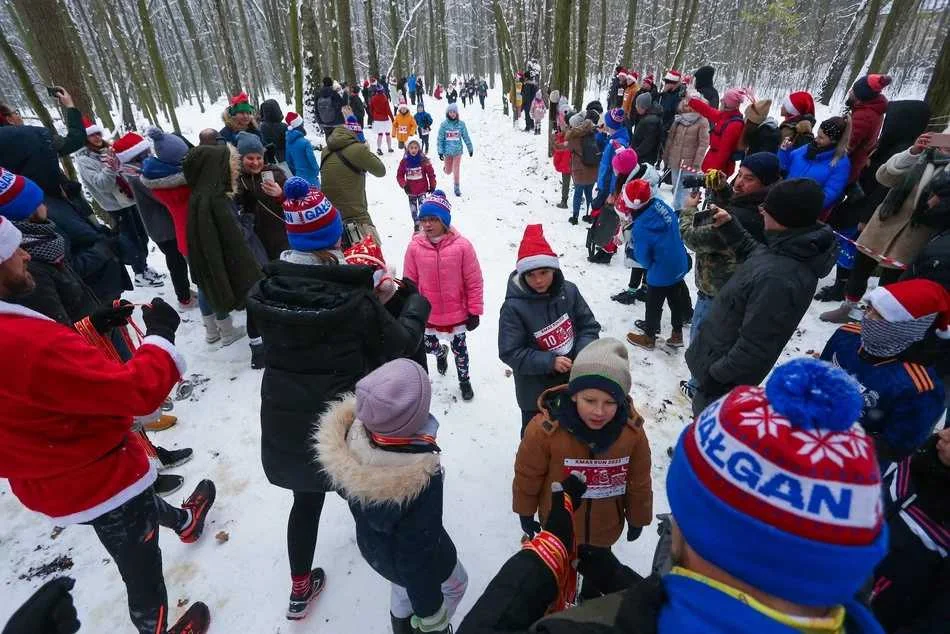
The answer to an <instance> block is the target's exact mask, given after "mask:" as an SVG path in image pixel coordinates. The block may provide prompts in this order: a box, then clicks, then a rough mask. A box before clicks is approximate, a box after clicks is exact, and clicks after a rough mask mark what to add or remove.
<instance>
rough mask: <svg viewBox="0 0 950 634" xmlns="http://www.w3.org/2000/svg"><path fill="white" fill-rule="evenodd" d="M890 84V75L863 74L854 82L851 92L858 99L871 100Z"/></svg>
mask: <svg viewBox="0 0 950 634" xmlns="http://www.w3.org/2000/svg"><path fill="white" fill-rule="evenodd" d="M890 85H891V76H890V75H865V76H864V77H859V78H858V80H857V81H856V82H854V86H852V87H851V92H853V93H854V96H855V97H857V98H858V101H871V100H872V99H874V98H875V97H877V96H878V95H879V94H881V91H882V90H884V89H885V88H887V87H888V86H890Z"/></svg>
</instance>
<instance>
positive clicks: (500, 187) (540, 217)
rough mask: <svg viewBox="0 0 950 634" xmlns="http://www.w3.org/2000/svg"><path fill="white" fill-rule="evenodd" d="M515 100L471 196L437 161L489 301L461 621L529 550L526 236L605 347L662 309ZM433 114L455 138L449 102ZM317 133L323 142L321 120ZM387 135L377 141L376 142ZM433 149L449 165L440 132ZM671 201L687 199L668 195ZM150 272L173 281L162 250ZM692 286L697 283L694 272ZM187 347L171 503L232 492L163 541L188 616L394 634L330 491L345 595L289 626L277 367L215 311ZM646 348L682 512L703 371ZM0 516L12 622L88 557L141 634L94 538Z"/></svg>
mask: <svg viewBox="0 0 950 634" xmlns="http://www.w3.org/2000/svg"><path fill="white" fill-rule="evenodd" d="M500 101H501V99H500V95H499V93H498V92H496V91H493V92H492V93H491V94H490V96H489V99H488V102H489V106H488V107H487V109H486V110H485V111H484V112H483V111H481V110H480V109H478V106H477V105H476V106H475V107H472V106H469V107H468V108H463V109H462V110H461V113H462V119H463V120H464V121H466V122H467V124H468V127H469V131H470V133H471V136H472V139H473V141H474V143H475V157H474V159H470V158H468V157H467V156H466V157H465V158H464V160H463V161H462V192H463V196H462V197H461V198H455V197H454V196H452V195H451V183H450V182H449V181H447V180H446V179H445V176H444V174H443V173H442V172H441V170H440V167H441V166H440V165H438V164H437V165H436V171H437V175H438V178H439V181H440V186H444V187H445V188H446V190H447V191H449V193H450V196H449V197H450V199H451V201H452V204H453V213H452V219H453V225H455V226H456V227H457V228H458V229H459V230H460V231H461V232H462V233H463V234H464V235H466V236H467V237H468V238H469V239H470V240H471V241H472V243H473V244H474V245H475V248H476V251H477V252H478V256H479V259H480V261H481V265H482V270H483V272H484V276H485V294H486V297H485V306H486V315H485V317H484V318H483V320H482V326H481V327H480V328H479V329H478V330H477V331H476V332H474V333H472V334H471V335H470V336H469V346H470V354H471V374H472V382H473V386H474V389H475V400H474V401H473V402H471V403H464V402H462V401H461V399H460V398H459V395H458V384H457V381H456V378H455V374H454V373H455V370H454V366H452V364H450V368H449V373H448V375H447V376H445V377H440V376H438V375H436V376H434V378H433V399H432V411H433V414H434V415H435V416H436V417H437V418H438V419H439V420H440V421H441V429H440V435H439V444H440V446H441V447H442V449H443V451H444V454H443V464H444V466H445V469H446V472H447V479H446V487H445V525H446V528H447V530H448V532H449V534H450V535H451V536H452V538H453V540H454V541H455V544H456V546H457V547H458V552H459V557H460V558H461V560H462V561H463V563H464V564H465V566H466V568H467V569H468V573H469V577H470V584H469V590H468V594H467V596H466V597H465V600H464V601H463V602H462V605H461V607H460V609H459V616H457V617H456V619H455V621H456V623H457V622H458V621H459V620H460V615H463V614H465V612H466V611H467V610H468V609H469V608H470V607H471V605H472V604H473V602H474V601H475V600H476V599H477V598H478V596H479V595H480V594H481V592H482V590H483V589H484V588H485V585H486V584H487V583H488V581H489V580H490V579H491V577H492V576H493V575H494V573H495V572H496V571H497V570H498V568H499V567H500V566H501V564H502V563H503V562H504V561H505V559H507V558H508V557H509V556H510V555H511V554H512V553H513V552H515V550H516V549H517V548H518V538H519V536H520V528H519V524H518V519H517V517H516V516H515V515H514V513H512V512H511V478H512V474H513V469H512V465H513V460H514V455H515V451H516V450H517V446H518V430H519V422H520V415H519V411H518V408H517V405H516V403H515V397H514V385H513V381H512V379H511V378H508V377H506V376H505V369H506V368H505V366H504V365H503V364H502V363H501V362H500V361H499V360H498V356H497V343H496V342H497V323H498V322H497V316H498V310H499V308H500V306H501V303H502V301H503V299H504V293H505V285H506V282H507V278H508V273H509V272H510V271H511V270H512V269H513V268H514V264H515V256H516V253H517V248H518V243H519V242H520V239H521V234H522V231H523V229H524V226H525V224H527V223H543V224H544V230H545V235H546V236H547V239H548V241H549V242H550V243H551V245H552V247H553V248H554V250H555V251H556V252H557V253H558V254H559V255H560V257H561V266H562V269H563V270H564V273H565V276H566V277H567V278H568V279H570V280H572V281H574V282H575V283H577V285H578V286H579V287H580V289H581V291H582V292H583V294H584V296H585V298H586V299H587V301H588V303H589V304H590V306H591V308H592V309H593V311H594V313H595V315H596V316H597V318H598V320H599V321H600V323H601V324H602V326H603V332H602V336H612V337H617V338H619V339H621V340H622V339H623V338H624V336H625V335H626V333H627V331H628V330H630V329H631V328H632V327H633V320H634V319H640V318H642V317H643V310H644V309H643V305H642V304H637V305H635V306H631V307H625V306H621V305H619V304H616V303H614V302H612V301H610V295H611V294H613V293H615V292H617V291H619V290H621V289H622V288H624V287H625V285H626V282H627V277H628V271H627V269H625V268H624V267H623V262H622V258H614V263H613V264H611V265H610V266H603V265H591V264H589V263H588V262H587V261H586V257H585V256H586V253H585V250H584V246H583V245H584V238H585V230H586V229H585V226H584V225H583V223H582V224H581V225H579V226H572V225H570V224H568V223H567V218H568V215H569V214H568V211H567V210H561V209H557V208H555V207H554V205H555V204H556V203H557V202H558V200H559V191H560V176H559V175H558V174H556V173H555V172H554V169H553V167H552V165H551V162H550V161H549V160H548V158H547V155H546V144H545V137H544V136H543V135H542V136H534V135H529V134H525V133H524V132H521V131H520V130H514V129H512V126H511V120H510V118H509V119H506V118H504V117H503V116H502V114H501V105H500ZM427 104H428V105H429V107H430V111H431V112H432V114H433V117H434V118H435V119H436V128H437V126H438V124H439V122H440V121H441V120H442V119H443V117H444V110H445V101H439V102H437V101H434V100H430V101H428V102H427ZM460 105H461V104H460ZM219 106H221V104H219ZM219 112H220V107H219V108H218V109H216V110H214V111H209V112H206V113H204V114H199V113H198V112H197V111H196V110H193V109H188V108H182V109H181V110H180V113H179V119H180V120H182V121H183V122H185V125H184V130H183V131H184V133H185V134H186V135H188V136H189V137H190V138H196V137H197V133H198V131H199V130H200V129H202V128H204V127H208V126H212V127H216V128H217V127H220V119H219V117H218V113H219ZM308 128H310V129H311V130H312V129H313V125H312V124H311V125H309V126H308ZM372 141H373V143H374V144H375V138H374V139H372ZM432 150H433V152H432V155H433V156H435V134H434V133H433V136H432ZM400 156H401V153H400V152H399V151H398V150H397V152H396V153H394V154H387V155H386V156H384V157H383V160H384V162H385V163H386V168H387V172H388V173H387V175H386V176H385V177H384V178H381V179H375V178H372V177H369V178H368V192H369V202H370V210H371V212H372V214H373V218H374V220H375V221H376V225H377V227H379V229H380V233H381V235H382V239H383V241H384V244H383V246H384V251H385V253H386V256H387V258H388V259H389V261H390V262H391V263H393V264H396V266H397V268H399V269H401V264H402V257H403V253H404V251H405V247H406V244H407V243H408V241H409V238H410V230H411V224H410V223H411V220H410V216H409V209H408V204H407V202H406V198H405V195H404V193H403V192H402V191H401V190H400V189H399V187H398V185H397V184H396V178H395V172H396V167H397V165H398V162H399V159H400ZM435 162H436V163H438V159H437V158H436V159H435ZM663 195H664V196H665V197H667V198H669V197H670V192H669V191H668V189H667V188H664V190H663ZM150 263H151V265H152V266H153V267H155V268H156V269H164V260H163V258H162V257H161V254H160V253H159V252H158V251H156V250H154V246H153V251H152V253H151V255H150ZM689 284H690V287H691V288H694V285H693V280H692V277H691V276H690V279H689ZM159 291H160V292H159V294H160V295H161V296H162V297H164V298H165V299H166V300H167V301H169V302H173V301H174V295H173V292H172V288H171V284H170V282H166V285H165V287H164V288H162V289H159ZM153 294H154V293H151V292H147V291H137V292H135V293H133V294H132V297H131V299H133V301H142V300H146V299H148V298H150V297H152V296H153ZM827 308H828V305H827V304H825V305H819V304H817V303H816V304H814V305H813V306H812V307H811V309H810V310H809V312H808V314H807V315H806V317H805V319H804V320H803V321H802V323H801V325H800V328H799V330H798V332H797V333H796V335H795V336H794V337H793V338H792V341H791V342H790V343H789V345H788V347H787V349H786V351H785V353H784V355H783V358H787V357H790V356H798V355H801V354H803V353H804V352H806V351H808V350H820V349H821V348H822V346H823V344H824V342H825V340H826V339H827V338H828V336H830V334H831V332H832V331H833V327H832V326H830V325H828V324H824V323H822V322H820V321H819V320H818V318H817V315H818V313H819V312H820V311H821V310H825V309H827ZM240 318H241V319H242V320H243V315H241V317H240ZM663 324H664V326H663V328H664V330H663V333H664V334H668V332H669V311H668V309H667V310H666V311H665V312H664V319H663ZM178 345H179V347H180V349H182V350H183V351H184V353H185V355H186V357H187V360H188V364H189V373H190V374H194V375H200V376H201V377H203V378H205V379H207V382H206V383H204V384H203V385H201V386H200V387H199V388H198V390H196V394H195V395H194V396H193V397H192V399H191V400H187V401H183V402H178V403H177V404H176V407H175V411H174V413H175V414H176V415H178V417H179V424H178V425H177V426H176V427H174V428H172V429H170V430H168V431H165V432H161V433H157V434H154V435H153V441H154V442H155V443H156V444H160V445H163V446H165V447H169V448H171V447H186V446H187V447H193V448H194V449H195V458H194V459H193V460H192V461H191V462H190V463H188V464H186V465H183V466H182V467H179V468H178V469H175V470H174V472H175V473H180V474H181V475H183V476H185V478H186V481H185V487H184V489H182V490H181V491H179V492H178V493H176V494H174V495H173V496H171V498H169V499H170V501H172V502H173V503H178V502H180V501H181V500H182V499H184V497H186V496H187V495H188V493H190V491H191V489H192V488H193V487H194V486H195V484H197V482H198V480H199V479H200V478H203V477H209V478H212V479H213V480H214V481H215V483H216V485H217V489H218V497H217V501H216V503H215V506H214V510H213V511H212V513H211V515H210V516H209V523H208V524H207V525H206V526H205V534H204V537H203V538H202V539H201V541H200V542H199V543H197V544H193V545H186V544H182V543H180V542H179V541H178V540H177V539H176V538H175V537H174V535H172V534H171V533H170V532H164V533H163V536H162V545H163V555H164V566H165V580H166V584H167V587H168V598H169V605H170V614H171V617H172V621H173V622H174V619H176V618H177V617H178V616H179V615H180V614H181V613H182V612H183V611H184V609H185V606H186V604H187V603H188V602H189V601H195V600H202V601H205V602H206V603H208V605H209V606H210V607H211V611H212V627H211V630H212V631H213V632H218V633H225V632H227V633H235V634H237V633H239V632H249V633H255V634H260V633H269V632H283V633H290V632H316V631H322V632H334V633H354V634H355V633H357V632H360V633H366V634H382V633H385V632H389V631H390V630H389V619H388V618H387V616H388V614H387V612H388V602H389V590H388V586H387V583H386V582H385V581H384V580H383V579H382V578H380V577H379V576H377V575H376V574H375V573H374V572H373V571H372V570H371V569H370V567H369V566H368V565H367V564H366V563H364V561H363V560H362V558H361V557H360V553H359V550H358V549H357V546H356V540H355V535H354V530H353V520H352V518H351V516H350V513H349V511H348V509H347V508H346V505H345V503H344V502H343V501H342V500H341V499H340V498H338V497H336V496H331V497H328V502H327V505H326V507H325V509H324V513H323V519H322V523H321V527H320V539H319V542H318V544H317V556H316V565H320V566H323V567H324V569H325V570H326V572H327V576H328V585H327V589H326V591H325V593H324V596H322V597H321V598H320V599H319V603H318V605H317V606H316V609H315V610H314V612H312V613H311V615H310V617H309V619H308V620H306V621H304V622H302V623H290V622H288V621H287V620H285V618H284V611H285V610H286V607H287V597H288V594H289V591H290V579H289V572H288V567H287V555H286V546H285V543H286V541H285V526H286V519H287V512H288V510H289V508H290V503H291V496H290V494H289V492H288V491H285V490H282V489H278V488H276V487H273V486H270V485H269V484H268V482H267V480H266V478H265V477H264V474H263V471H262V470H261V466H260V458H259V446H260V438H259V433H260V432H259V422H258V420H259V419H258V415H259V405H260V398H259V388H260V380H261V372H259V371H254V370H251V369H250V365H249V351H248V347H247V345H246V343H239V344H235V345H233V346H231V347H229V348H224V349H222V348H219V347H218V346H217V345H214V346H208V345H206V344H205V343H204V340H203V333H202V329H201V323H200V319H199V316H198V313H197V311H193V312H189V313H187V314H185V315H184V316H183V323H182V326H181V329H180V330H179V334H178ZM629 354H630V361H631V370H632V373H633V382H634V384H633V390H632V394H633V399H634V402H635V403H636V406H637V409H638V410H639V411H640V413H641V414H642V415H643V416H644V418H645V419H646V431H647V434H648V436H649V439H650V445H651V447H652V450H653V451H652V452H653V490H654V512H655V513H660V512H665V511H668V510H669V505H668V503H667V500H666V493H665V488H664V481H665V477H666V470H667V466H668V464H669V458H668V457H667V449H668V448H669V447H670V446H671V445H672V444H673V443H674V442H675V440H676V438H677V436H678V434H679V433H680V431H681V430H682V428H683V426H684V425H685V424H686V423H687V421H688V418H689V415H690V410H689V407H688V404H687V403H686V402H685V401H683V400H682V399H681V398H680V397H679V396H678V392H677V385H678V381H679V380H680V379H682V378H686V376H687V371H686V365H685V362H684V361H683V356H682V353H681V352H678V353H677V352H667V351H661V350H659V349H658V350H657V351H654V352H646V351H643V350H640V349H637V348H632V347H630V348H629ZM0 517H2V518H3V520H2V523H0V526H2V529H0V580H2V584H3V586H2V590H0V623H4V622H5V618H6V616H8V615H9V614H10V613H11V612H12V611H13V610H14V609H15V608H16V606H19V605H20V604H21V603H22V601H23V600H25V599H26V597H27V596H29V595H30V593H32V591H33V590H34V589H35V588H36V587H37V586H38V585H39V584H40V583H42V581H43V580H44V579H45V577H42V576H36V577H34V578H32V579H27V578H23V577H21V576H23V575H26V574H27V573H28V571H29V570H30V569H31V568H32V567H38V566H41V565H43V564H46V563H48V562H51V561H52V560H54V559H56V558H57V557H60V556H63V555H65V556H68V557H69V558H71V560H72V563H73V565H72V568H71V569H69V570H67V571H66V572H67V574H70V575H72V576H74V577H75V578H76V579H77V584H76V589H75V591H74V594H75V597H76V603H77V607H78V610H79V614H80V618H81V620H82V622H83V624H84V626H85V627H84V628H83V631H87V630H89V631H92V630H94V629H108V630H109V631H114V632H132V631H133V628H132V626H131V624H130V622H129V620H128V616H127V611H126V606H125V592H124V588H123V585H122V582H121V580H120V579H119V575H118V573H117V571H116V569H115V566H114V565H113V564H112V562H111V561H110V559H109V558H108V556H107V554H106V552H105V550H104V549H103V548H102V546H101V545H100V544H99V543H98V541H97V539H96V537H95V535H94V533H93V531H92V529H90V528H88V527H85V526H70V527H67V528H66V529H65V530H63V531H61V532H60V531H59V529H55V530H54V526H53V524H52V523H51V522H50V521H48V520H47V519H45V518H44V517H41V516H39V515H36V514H33V513H31V512H28V511H26V510H25V509H24V508H23V507H22V506H21V505H20V503H19V502H18V501H17V500H16V498H15V497H14V496H13V495H12V494H11V493H10V491H9V487H8V485H7V483H6V481H2V482H0ZM219 531H224V532H226V533H227V535H228V537H229V539H228V540H227V541H226V542H223V543H221V542H219V541H218V540H216V539H215V536H216V534H218V533H219ZM656 541H657V536H656V532H655V531H654V530H652V529H648V530H646V531H644V533H643V536H642V537H641V538H640V539H639V540H638V541H636V542H634V543H632V544H627V543H626V542H621V543H619V544H618V545H617V547H616V549H615V551H616V553H617V555H618V556H619V557H620V558H621V559H622V560H623V561H625V562H626V563H628V564H630V565H631V566H632V567H633V568H634V569H636V570H637V571H639V572H641V573H647V572H648V571H649V568H650V562H651V560H652V555H653V550H654V547H655V545H656Z"/></svg>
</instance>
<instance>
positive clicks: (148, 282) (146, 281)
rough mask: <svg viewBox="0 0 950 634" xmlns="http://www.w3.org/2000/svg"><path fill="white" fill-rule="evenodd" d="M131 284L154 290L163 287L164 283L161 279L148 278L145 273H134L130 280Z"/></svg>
mask: <svg viewBox="0 0 950 634" xmlns="http://www.w3.org/2000/svg"><path fill="white" fill-rule="evenodd" d="M132 283H133V284H135V285H136V286H140V287H146V288H156V287H158V286H164V285H165V282H163V281H162V280H161V279H155V278H152V277H148V276H147V275H146V274H145V273H136V274H135V277H133V278H132Z"/></svg>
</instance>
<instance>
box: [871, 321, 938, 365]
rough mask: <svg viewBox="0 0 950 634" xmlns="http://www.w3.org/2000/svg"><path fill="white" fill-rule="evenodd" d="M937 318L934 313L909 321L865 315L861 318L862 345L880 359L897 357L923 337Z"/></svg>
mask: <svg viewBox="0 0 950 634" xmlns="http://www.w3.org/2000/svg"><path fill="white" fill-rule="evenodd" d="M936 318H937V314H936V313H934V314H932V315H924V316H923V317H918V318H917V319H910V320H908V321H887V320H886V319H869V318H868V316H867V315H865V316H864V318H863V319H862V320H861V346H862V347H863V348H864V350H865V351H867V353H868V354H870V355H872V356H875V357H878V358H880V359H887V358H890V357H896V356H897V355H899V354H900V353H901V352H903V351H904V350H907V348H909V347H910V346H911V344H914V343H916V342H918V341H920V340H921V339H923V338H924V337H925V336H926V334H927V331H928V330H929V329H930V327H931V326H932V325H933V323H934V320H935V319H936Z"/></svg>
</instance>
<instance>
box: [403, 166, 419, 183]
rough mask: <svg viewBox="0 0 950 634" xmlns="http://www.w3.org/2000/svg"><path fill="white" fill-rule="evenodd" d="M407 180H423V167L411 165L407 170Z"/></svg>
mask: <svg viewBox="0 0 950 634" xmlns="http://www.w3.org/2000/svg"><path fill="white" fill-rule="evenodd" d="M406 180H407V181H421V180H422V168H421V167H410V168H408V169H407V170H406Z"/></svg>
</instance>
